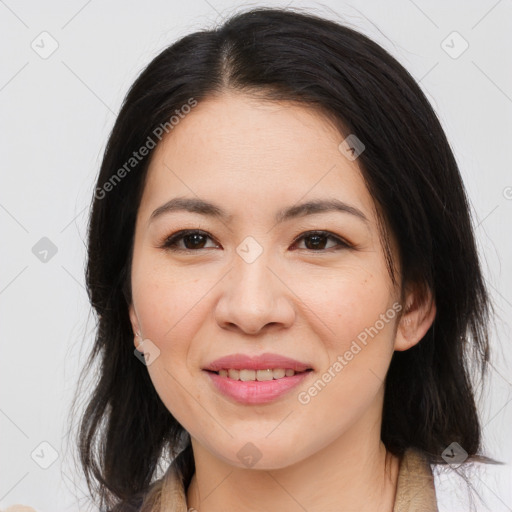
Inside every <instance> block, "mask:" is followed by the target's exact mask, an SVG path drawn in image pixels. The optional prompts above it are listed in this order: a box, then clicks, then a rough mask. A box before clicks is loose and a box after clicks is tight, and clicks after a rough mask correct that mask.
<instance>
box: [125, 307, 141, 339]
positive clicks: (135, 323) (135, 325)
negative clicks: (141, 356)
mask: <svg viewBox="0 0 512 512" xmlns="http://www.w3.org/2000/svg"><path fill="white" fill-rule="evenodd" d="M128 312H129V315H130V323H131V324H132V330H133V345H134V346H135V348H138V346H139V344H140V343H142V335H141V334H140V326H139V319H138V318H137V313H135V308H134V307H133V303H132V304H130V306H129V308H128Z"/></svg>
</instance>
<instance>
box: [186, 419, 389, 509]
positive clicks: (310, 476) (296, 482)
mask: <svg viewBox="0 0 512 512" xmlns="http://www.w3.org/2000/svg"><path fill="white" fill-rule="evenodd" d="M358 427H359V431H358ZM377 427H378V428H377ZM361 434H362V432H361V429H360V425H354V428H353V429H351V431H350V432H347V433H345V434H344V435H343V436H342V437H339V438H337V439H336V440H334V441H333V442H332V443H330V444H329V445H328V446H326V447H325V448H323V449H322V450H320V451H318V452H316V453H315V454H313V455H312V456H311V457H308V458H307V459H305V460H302V461H300V462H298V463H295V464H293V465H291V466H287V467H285V468H280V469H275V470H255V469H246V468H238V467H234V466H231V465H228V464H226V463H225V462H223V461H220V460H219V459H217V458H216V457H214V456H213V455H212V454H211V453H209V452H207V451H206V450H205V449H204V448H202V447H201V446H200V445H199V443H197V442H196V441H195V440H194V439H193V440H192V446H193V450H194V459H195V464H196V472H195V474H194V476H193V478H192V481H191V483H190V485H189V487H188V489H187V506H188V507H189V508H194V509H196V510H197V511H198V512H219V511H221V510H237V511H239V512H245V511H252V512H254V511H255V510H282V511H290V512H295V511H297V512H300V511H304V510H307V511H308V512H325V510H347V511H348V510H350V511H367V510H372V511H375V512H392V510H393V504H394V500H395V493H396V484H397V478H398V470H399V459H398V458H397V457H395V456H394V455H392V454H390V453H389V452H387V451H386V448H385V446H384V444H383V443H382V442H381V441H380V424H379V425H375V428H374V429H373V432H368V431H367V430H366V434H367V435H361ZM368 434H370V436H368Z"/></svg>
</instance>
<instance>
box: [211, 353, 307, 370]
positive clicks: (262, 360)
mask: <svg viewBox="0 0 512 512" xmlns="http://www.w3.org/2000/svg"><path fill="white" fill-rule="evenodd" d="M229 368H233V369H234V370H244V369H245V370H266V369H267V368H284V369H285V370H286V369H287V368H291V369H292V370H295V371H296V372H303V371H304V370H308V369H310V368H311V366H309V365H307V364H305V363H301V362H300V361H297V360H295V359H290V358H289V357H284V356H280V355H279V354H271V353H268V352H267V353H265V354H259V355H256V356H252V357H251V356H247V355H245V354H232V355H230V356H226V357H221V358H220V359H216V360H215V361H212V362H211V363H210V364H209V365H208V366H206V367H205V368H203V369H204V370H210V371H213V372H218V371H219V370H228V369H229Z"/></svg>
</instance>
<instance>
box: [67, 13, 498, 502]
mask: <svg viewBox="0 0 512 512" xmlns="http://www.w3.org/2000/svg"><path fill="white" fill-rule="evenodd" d="M229 90H235V91H239V92H243V93H245V94H249V95H254V96H257V97H259V98H261V99H266V100H269V101H272V100H286V101H292V102H295V103H298V104H300V105H302V106H304V107H305V108H314V109H317V110H319V111H321V112H323V113H324V114H325V117H326V119H329V120H331V121H333V122H334V123H336V126H337V127H338V128H339V130H340V137H342V138H345V137H346V136H348V135H349V134H356V136H357V138H358V139H359V140H360V141H362V143H363V144H364V145H365V151H364V152H363V153H361V154H360V155H359V158H358V164H359V166H360V168H361V172H362V174H363V178H364V180H365V183H366V186H367V188H368V190H369V192H370V193H371V195H372V196H373V199H374V201H375V203H376V205H377V206H378V210H379V211H380V214H379V215H380V216H381V229H382V237H381V238H382V243H383V247H384V249H385V254H386V255H387V260H388V267H389V271H390V274H391V276H392V278H393V279H395V278H396V276H395V275H394V273H393V272H394V271H393V265H392V261H391V256H390V254H391V253H390V250H389V246H388V244H387V242H386V240H387V237H386V230H389V231H391V232H392V233H393V235H394V236H395V237H396V240H397V242H398V248H399V257H400V263H401V264H400V272H401V278H402V281H403V283H404V284H407V283H416V284H417V285H419V286H422V287H424V289H426V288H427V287H428V289H430V290H431V291H432V293H433V297H434V300H435V302H436V306H437V314H436V317H435V320H434V322H433V324H432V327H431V328H430V329H429V330H428V332H427V333H426V335H425V336H424V338H423V339H422V340H421V341H420V342H419V343H418V344H417V345H415V346H414V347H412V348H411V349H409V350H406V351H403V352H395V353H394V355H393V357H392V360H391V364H390V367H389V371H388V374H387V378H386V383H385V397H384V408H383V421H382V430H381V438H382V440H383V442H384V444H385V445H386V448H387V449H388V450H389V451H390V452H392V453H394V454H396V455H399V456H400V455H403V453H404V451H405V450H406V449H407V448H408V447H415V448H418V449H420V450H422V451H423V452H424V453H426V454H427V455H428V456H429V460H431V461H432V462H439V463H443V462H444V461H443V460H442V457H441V454H442V452H443V450H444V449H445V448H446V447H447V446H448V445H450V443H452V442H454V441H455V442H457V443H459V444H460V445H461V446H462V447H463V448H464V450H465V451H466V452H467V453H468V454H469V456H470V457H469V459H468V461H469V460H478V459H479V457H478V456H479V455H480V453H479V452H480V450H481V427H480V423H479V418H478V414H477V409H476V405H475V386H474V384H472V381H471V377H472V374H471V372H470V368H473V367H474V368H475V369H476V370H477V371H478V373H479V374H480V376H481V377H482V378H483V377H484V376H485V371H486V367H487V364H488V359H489V341H488V322H489V318H490V312H491V309H492V308H491V305H490V302H489V298H488V292H487V290H486V286H485V283H484V279H483V276H482V272H481V268H480V263H479V259H478V254H477V249H476V245H475V238H474V233H473V229H472V224H471V218H470V213H469V206H468V199H467V196H466V192H465V189H464V186H463V183H462V179H461V175H460V172H459V169H458V167H457V163H456V161H455V158H454V155H453V153H452V150H451V148H450V145H449V143H448V141H447V139H446V136H445V133H444V132H443V129H442V127H441V124H440V122H439V120H438V118H437V116H436V114H435V112H434V110H433V109H432V107H431V105H430V104H429V102H428V100H427V99H426V97H425V95H424V93H423V92H422V90H421V89H420V87H419V86H418V84H417V83H416V82H415V80H414V79H413V78H412V77H411V75H410V74H409V73H408V72H407V71H406V70H405V69H404V68H403V67H402V65H401V64H400V63H399V62H398V61H397V60H395V58H393V57H392V56H391V55H390V54H389V53H387V52H386V51H385V50H384V49H383V48H382V47H380V46H379V45H378V44H376V43H374V42H373V41H371V40H370V39H369V38H368V37H366V36H364V35H363V34H361V33H359V32H357V31H355V30H354V29H351V28H348V27H346V26H343V25H341V24H338V23H336V22H333V21H329V20H326V19H322V18H320V17H317V16H314V15H311V14H307V13H303V12H294V11H291V10H283V9H266V8H260V9H253V10H250V11H248V12H243V13H239V14H237V15H234V16H232V17H231V18H230V19H228V20H227V21H226V22H225V23H223V24H222V25H221V26H220V27H218V28H216V29H212V30H205V31H200V32H196V33H193V34H190V35H187V36H186V37H183V38H182V39H180V40H179V41H177V42H175V43H174V44H172V45H171V46H169V47H168V48H166V49H165V50H164V51H162V52H161V53H160V54H159V55H158V56H157V57H155V58H154V60H153V61H152V62H151V63H150V64H149V65H148V66H147V67H146V68H145V69H144V70H143V71H142V73H141V74H140V76H139V77H138V78H137V80H136V81H135V82H134V83H133V85H132V86H131V88H130V90H129V92H128V94H127V96H126V98H125V100H124V102H123V105H122V108H121V110H120V112H119V115H118V116H117V120H116V122H115V125H114V127H113V129H112V132H111V134H110V137H109V140H108V144H107V147H106V149H105V153H104V157H103V161H102V165H101V169H100V172H99V176H98V180H97V184H96V190H95V193H94V197H93V200H92V207H91V212H90V219H89V226H88V247H87V249H88V259H87V269H86V284H87V291H88V296H89V299H90V302H91V305H92V307H93V308H94V310H95V312H96V315H97V331H96V337H95V342H94V346H93V347H92V350H91V353H90V356H89V359H88V362H87V365H86V366H85V368H84V373H86V372H89V371H91V368H92V366H93V363H96V364H97V365H98V378H97V381H96V382H95V385H94V389H92V391H91V393H90V397H89V399H88V403H87V406H86V407H85V411H84V412H83V415H82V417H81V421H80V424H79V429H78V438H77V442H78V446H79V453H80V462H81V464H82V466H83V470H84V473H85V475H86V478H87V484H88V486H89V490H90V491H91V493H92V494H93V496H94V497H95V499H97V501H98V503H99V504H100V506H101V507H107V509H110V508H112V507H114V506H116V505H117V506H116V508H115V510H123V511H128V510H137V507H138V506H139V505H140V504H141V503H142V499H143V497H144V496H145V495H146V494H147V493H148V489H150V486H151V489H155V487H154V477H155V475H156V473H157V468H158V467H159V463H160V462H161V461H164V462H167V463H168V462H169V461H171V460H172V459H174V458H175V457H176V456H177V455H178V454H179V453H181V457H180V458H179V464H180V469H181V471H182V472H183V475H184V478H185V481H186V482H188V481H189V480H190V477H191V475H192V474H193V471H194V462H193V457H192V453H191V447H190V443H187V441H186V439H187V438H186V436H187V434H186V432H184V429H183V428H182V426H181V425H180V424H179V423H178V421H177V420H176V419H175V418H174V417H173V416H172V415H171V414H170V412H169V411H168V410H167V409H166V407H165V406H164V404H163V403H162V401H161V400H160V398H159V396H158V395H157V393H156V391H155V389H154V387H153V385H152V383H151V380H150V378H149V376H148V372H147V369H146V367H145V366H144V365H143V364H141V363H140V361H139V360H138V359H137V358H136V357H134V354H133V348H134V347H133V333H132V329H131V324H130V321H129V315H128V305H129V304H130V302H131V288H130V269H131V259H132V250H133V237H134V229H135V219H136V216H137V210H138V206H139V203H140V198H141V195H142V191H143V187H144V183H145V176H146V174H147V169H148V164H149V161H150V158H151V154H152V153H151V151H149V154H147V155H146V156H144V157H141V156H140V155H138V156H137V158H136V159H135V158H134V156H133V153H134V152H136V151H137V150H138V149H139V148H142V147H144V146H146V147H148V146H149V145H150V142H149V141H150V140H151V141H152V142H153V144H152V145H154V143H155V142H156V141H157V139H159V137H158V134H161V133H163V132H162V127H164V128H165V132H166V133H171V132H172V129H173V124H172V121H170V120H171V118H172V116H173V115H176V111H183V110H182V109H183V108H184V106H185V105H191V104H192V103H193V102H194V101H195V102H198V103H200V102H201V101H202V100H204V99H206V98H208V97H211V96H213V95H216V94H222V93H223V92H226V91H229ZM192 115H193V114H192ZM171 136H172V133H171ZM340 140H342V139H341V138H340ZM123 169H124V172H123V171H122V170H123ZM152 483H153V485H152Z"/></svg>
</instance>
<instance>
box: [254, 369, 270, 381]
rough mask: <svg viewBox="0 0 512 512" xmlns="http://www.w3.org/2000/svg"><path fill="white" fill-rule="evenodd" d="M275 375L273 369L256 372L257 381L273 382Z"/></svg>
mask: <svg viewBox="0 0 512 512" xmlns="http://www.w3.org/2000/svg"><path fill="white" fill-rule="evenodd" d="M273 378H274V375H273V373H272V370H271V369H268V370H258V371H257V372H256V380H272V379H273Z"/></svg>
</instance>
